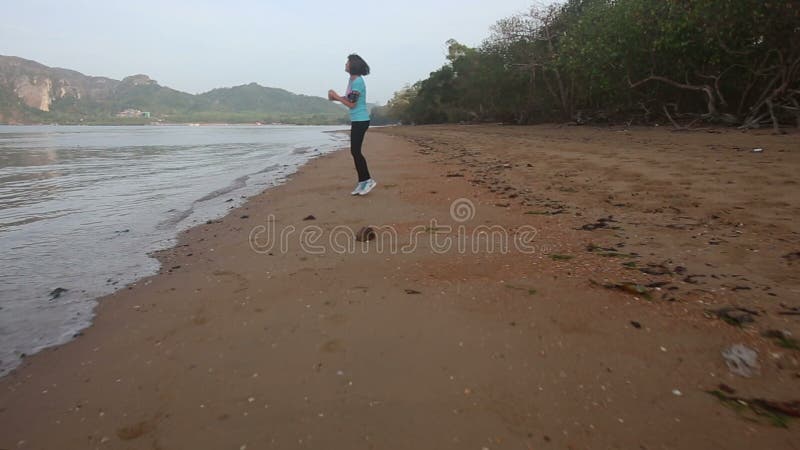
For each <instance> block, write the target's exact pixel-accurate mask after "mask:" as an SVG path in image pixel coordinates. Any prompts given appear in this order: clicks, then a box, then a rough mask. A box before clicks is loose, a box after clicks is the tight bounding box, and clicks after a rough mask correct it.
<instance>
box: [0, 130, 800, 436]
mask: <svg viewBox="0 0 800 450" xmlns="http://www.w3.org/2000/svg"><path fill="white" fill-rule="evenodd" d="M797 142H798V135H797V134H794V135H786V136H772V135H769V134H766V133H764V134H758V133H749V134H743V133H739V132H736V131H722V132H719V133H707V132H692V133H673V132H670V131H668V130H660V129H634V130H623V129H597V128H580V127H557V126H538V127H501V126H446V127H445V126H442V127H403V128H385V129H380V130H379V129H373V130H371V131H370V132H369V133H368V135H367V141H366V144H365V154H366V156H367V158H368V161H369V163H370V168H371V171H372V172H373V176H374V177H375V178H376V179H377V180H378V182H379V185H378V187H377V188H376V189H375V191H373V192H372V193H371V194H370V195H368V196H365V197H351V196H350V195H349V192H350V190H351V189H352V185H353V184H354V182H355V180H354V173H353V172H354V170H353V168H352V160H351V158H350V155H349V153H348V152H347V151H341V152H336V153H334V154H331V155H327V156H324V157H321V158H319V159H316V160H313V161H312V162H310V163H309V164H307V165H306V166H304V167H303V168H302V169H301V170H300V172H298V173H297V174H296V175H294V176H293V177H292V178H291V180H290V181H289V182H288V183H287V184H285V185H283V186H280V187H278V188H275V189H271V190H268V191H266V192H264V193H263V194H260V195H258V196H256V197H254V198H252V199H251V200H249V201H248V202H247V203H246V204H245V205H243V206H242V207H240V208H237V209H235V210H232V211H231V213H230V214H229V215H228V216H226V217H225V218H223V219H222V220H219V221H216V222H213V223H209V224H205V225H201V226H199V227H196V228H194V229H191V230H189V231H187V232H186V233H184V234H183V235H182V236H181V239H180V243H179V245H178V246H176V247H175V248H173V249H170V250H168V251H164V252H162V253H160V254H159V255H158V257H159V259H160V260H161V261H162V263H163V270H162V273H160V274H158V275H156V276H153V277H150V278H147V279H144V280H141V281H139V282H138V283H136V284H135V285H133V286H130V287H129V288H128V289H124V290H121V291H119V292H117V293H116V294H114V295H111V296H109V297H106V298H104V299H102V300H101V302H100V306H99V307H98V308H97V310H96V313H97V317H96V319H95V323H94V325H93V326H92V327H91V328H89V329H87V330H85V332H84V333H83V335H82V336H81V337H79V338H78V339H76V340H75V341H73V342H71V343H69V344H67V345H64V346H61V347H57V348H53V349H49V350H46V351H43V352H41V353H39V354H37V355H34V356H32V357H29V358H26V360H25V362H24V363H23V364H22V365H21V366H20V367H19V368H18V369H17V370H15V371H14V372H13V373H12V374H10V375H9V376H7V377H5V378H3V379H0V449H14V448H46V449H52V448H59V449H64V448H70V449H71V448H76V449H78V448H81V449H83V448H120V449H129V448H130V449H134V448H135V449H140V448H152V449H173V448H193V449H206V448H208V449H225V448H229V449H242V448H247V449H259V448H278V449H286V448H322V449H355V448H375V449H419V448H426V449H427V448H430V449H443V448H453V449H471V448H474V449H484V448H486V449H492V450H494V449H504V448H508V449H540V448H576V449H577V448H647V449H654V448H697V449H707V448H743V449H745V448H776V449H777V448H798V447H800V434H798V433H797V427H798V424H797V423H796V422H792V421H791V420H790V421H789V422H788V428H780V427H777V426H775V425H774V424H771V423H770V421H769V419H770V417H767V416H754V415H753V413H752V411H751V410H749V409H748V408H746V407H745V408H740V409H741V410H740V411H736V410H735V409H734V408H730V407H728V406H726V405H725V404H723V402H721V401H719V400H718V399H717V398H716V397H714V396H712V395H710V394H709V393H707V391H710V390H719V389H723V390H725V391H729V390H730V389H733V390H735V393H733V394H730V393H728V394H726V395H731V396H737V397H742V398H764V399H768V400H774V401H794V400H798V399H800V395H798V394H797V392H800V389H798V387H800V362H799V361H798V357H799V356H800V351H797V350H793V349H787V348H784V347H781V346H779V345H778V343H777V342H776V340H775V339H771V338H767V337H764V336H762V333H764V332H767V331H769V330H779V331H788V332H791V333H793V335H794V336H795V338H797V337H798V336H800V326H798V324H799V323H800V316H798V315H795V314H793V313H794V312H797V309H796V308H798V307H800V276H798V268H800V253H797V252H800V225H798V222H797V219H798V218H800V188H799V187H798V184H797V183H798V181H797V175H796V174H797V173H800V170H798V169H800V152H799V151H798V150H800V149H799V148H798V145H797ZM753 148H763V151H762V152H757V153H754V152H752V149H753ZM459 199H462V200H459ZM463 199H466V200H463ZM457 200H458V201H459V203H457V205H460V206H459V207H458V208H455V209H454V211H453V214H455V217H454V215H453V214H451V206H452V205H453V202H454V201H457ZM467 200H468V202H467ZM463 208H466V209H463ZM464 211H466V212H467V215H466V216H460V215H458V214H460V213H461V212H464ZM309 215H313V216H314V218H313V219H309V220H304V218H307V217H308V216H309ZM270 217H274V222H272V221H271V219H270ZM457 219H459V220H460V219H464V220H463V221H459V220H457ZM367 225H372V226H374V227H376V228H378V227H382V228H378V230H379V232H380V233H379V239H376V240H373V241H371V242H369V243H368V244H367V245H366V247H365V248H363V249H362V247H361V243H358V244H357V246H356V247H355V250H356V251H344V252H342V251H336V250H337V249H335V248H334V246H333V245H331V244H330V241H329V238H330V237H331V236H338V241H336V242H338V243H340V244H341V243H346V242H347V239H345V238H346V237H347V236H352V235H353V234H354V233H355V231H356V230H359V229H360V228H361V227H363V226H367ZM260 226H264V227H272V229H275V230H276V231H277V233H276V236H280V233H281V231H283V232H284V235H285V236H287V237H286V238H285V239H283V240H282V241H283V242H285V243H286V246H285V248H281V246H280V243H276V246H274V247H273V248H266V245H265V244H266V242H267V241H266V237H267V235H266V234H264V233H259V231H263V228H258V227H260ZM309 226H313V227H318V228H308V227H309ZM448 226H449V227H451V228H449V229H448V228H447V227H448ZM482 226H483V227H484V228H483V229H484V230H486V229H491V230H495V231H497V232H499V233H501V234H502V233H506V234H505V236H507V237H508V238H509V239H510V241H513V240H514V237H515V236H516V237H519V236H522V234H521V233H523V232H525V231H526V230H530V229H535V230H536V232H535V237H534V238H533V239H532V240H531V241H530V242H527V244H530V245H527V246H525V247H524V250H525V251H520V249H519V248H515V246H514V245H510V246H509V251H508V252H505V253H503V252H501V251H499V248H494V249H492V250H493V251H489V249H488V248H487V247H485V246H484V247H480V244H479V248H478V250H479V251H477V252H472V251H459V249H458V248H455V247H457V246H454V247H453V248H450V249H449V250H448V249H444V248H443V247H441V245H440V244H441V242H448V241H447V238H448V237H449V238H455V237H457V236H458V233H459V230H461V229H462V228H459V227H463V230H466V231H467V232H468V233H467V234H466V235H465V236H466V238H465V239H466V241H467V242H470V243H471V242H473V240H474V239H475V238H474V236H475V235H474V231H475V230H476V229H479V227H482ZM292 227H294V228H292ZM304 227H305V230H306V231H310V232H312V233H314V232H319V233H321V238H320V239H319V240H317V241H313V239H312V241H308V240H306V241H305V244H304V243H303V242H302V241H301V240H300V239H299V233H300V230H302V229H304ZM389 227H391V228H389ZM489 227H494V228H489ZM253 230H255V233H254V232H253ZM385 230H394V232H395V233H396V236H398V240H399V244H400V247H401V248H400V249H399V250H397V251H392V248H391V247H389V246H384V247H383V248H381V247H379V246H378V241H379V240H381V239H380V238H382V237H385V235H382V234H381V233H382V232H384V231H385ZM470 233H472V234H470ZM414 236H416V243H417V246H416V248H415V249H414V250H413V251H402V246H403V244H410V243H411V242H412V237H414ZM498 236H499V235H498ZM251 237H252V238H253V239H251ZM434 238H435V239H434ZM383 242H385V241H383ZM450 242H453V241H450ZM478 242H480V241H478ZM252 243H255V244H256V245H255V247H256V249H257V250H259V251H256V250H254V248H253V245H251V244H252ZM484 243H485V242H484ZM259 245H260V247H259ZM312 247H313V248H312ZM339 250H341V249H339ZM406 250H408V248H406ZM626 283H627V284H626ZM615 286H616V287H615ZM620 287H621V288H620ZM723 307H738V308H741V310H729V311H728V314H729V316H728V321H725V320H722V319H721V318H720V317H718V316H719V313H716V312H715V311H718V310H719V309H720V308H723ZM793 308H795V309H793ZM743 310H745V311H743ZM731 315H732V316H733V318H735V319H736V320H739V321H741V322H743V323H742V324H741V325H737V324H736V320H731ZM732 323H733V324H732ZM737 343H741V344H744V345H746V346H748V347H749V348H752V349H754V350H756V351H758V355H759V363H760V371H759V372H758V373H757V374H754V376H752V377H750V378H745V377H741V376H738V375H735V374H733V373H731V371H730V370H729V369H728V367H727V366H726V364H725V361H724V359H723V358H722V356H721V351H722V350H724V349H725V348H727V347H728V346H730V345H732V344H737ZM721 384H722V385H723V387H722V388H720V385H721ZM773 418H774V417H773ZM749 419H754V420H749Z"/></svg>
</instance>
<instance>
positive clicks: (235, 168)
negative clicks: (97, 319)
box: [0, 126, 340, 375]
mask: <svg viewBox="0 0 800 450" xmlns="http://www.w3.org/2000/svg"><path fill="white" fill-rule="evenodd" d="M333 129H337V128H335V127H297V126H266V127H264V126H261V127H259V126H209V127H177V126H176V127H61V126H36V127H13V126H0V264H2V266H1V267H2V269H0V375H2V374H4V373H5V372H6V371H7V370H9V369H10V368H12V367H13V366H15V365H16V364H17V363H18V361H19V358H20V354H21V353H27V354H30V353H32V352H33V351H36V350H38V349H40V348H42V347H45V346H49V345H53V344H55V343H61V342H64V341H66V340H68V339H70V338H71V337H72V335H73V334H74V333H75V332H77V331H78V330H80V329H81V328H83V327H85V326H86V325H88V323H89V321H90V320H91V314H92V307H93V306H94V300H93V299H95V298H97V297H99V296H102V295H105V294H108V293H110V292H112V291H113V290H115V289H117V288H119V287H122V286H124V285H125V284H127V283H129V282H131V281H133V280H135V279H137V278H141V277H142V276H146V275H149V274H152V273H154V272H155V271H156V270H157V263H156V262H155V261H154V260H152V259H150V258H148V257H147V253H149V252H151V251H153V250H156V249H159V248H164V247H166V246H169V245H170V244H171V242H172V240H173V238H174V237H175V235H176V234H177V232H178V231H179V230H181V229H183V228H186V227H188V226H191V225H192V224H194V223H198V222H202V221H205V220H208V219H209V218H212V217H218V216H220V215H222V214H223V213H224V211H225V210H226V209H228V208H229V207H231V206H235V205H236V204H239V203H241V201H242V198H243V197H246V196H248V195H252V194H254V193H256V192H258V191H260V190H263V189H264V188H266V187H269V186H271V185H273V184H275V183H277V182H279V181H280V180H281V179H283V177H285V176H286V175H287V174H289V173H291V172H292V171H293V170H294V169H295V168H296V167H297V165H299V164H302V163H303V162H305V161H306V160H308V159H309V158H312V157H315V156H317V155H320V154H322V153H325V152H328V151H330V150H332V149H334V148H336V147H337V146H338V145H340V144H339V143H337V135H336V134H331V133H325V131H330V130H333ZM229 199H233V201H228V200H229ZM56 288H62V289H66V291H64V292H63V293H61V294H60V295H59V296H57V297H56V296H55V295H51V292H52V291H53V290H54V289H56Z"/></svg>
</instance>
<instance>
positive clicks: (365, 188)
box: [358, 178, 378, 195]
mask: <svg viewBox="0 0 800 450" xmlns="http://www.w3.org/2000/svg"><path fill="white" fill-rule="evenodd" d="M377 185H378V183H377V182H376V181H375V180H373V179H372V178H370V179H369V180H367V181H365V182H364V186H363V187H362V188H361V190H360V191H358V195H367V194H369V191H371V190H372V188H374V187H375V186H377Z"/></svg>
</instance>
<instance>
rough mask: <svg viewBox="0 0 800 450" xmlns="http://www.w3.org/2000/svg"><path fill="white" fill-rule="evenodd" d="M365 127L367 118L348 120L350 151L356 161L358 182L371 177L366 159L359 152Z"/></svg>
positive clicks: (367, 123) (365, 131)
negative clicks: (357, 120)
mask: <svg viewBox="0 0 800 450" xmlns="http://www.w3.org/2000/svg"><path fill="white" fill-rule="evenodd" d="M367 128H369V120H364V121H359V122H350V153H351V154H352V155H353V161H354V162H355V163H356V170H357V171H358V181H359V182H361V181H367V180H369V179H370V178H371V177H370V176H369V169H368V168H367V160H366V159H364V155H362V154H361V144H363V143H364V135H365V134H367Z"/></svg>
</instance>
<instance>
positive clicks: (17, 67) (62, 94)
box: [0, 55, 347, 124]
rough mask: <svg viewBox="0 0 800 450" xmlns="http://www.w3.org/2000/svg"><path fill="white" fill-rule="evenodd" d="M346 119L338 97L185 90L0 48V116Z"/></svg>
mask: <svg viewBox="0 0 800 450" xmlns="http://www.w3.org/2000/svg"><path fill="white" fill-rule="evenodd" d="M154 121H163V122H228V123H241V122H256V121H258V122H266V123H269V122H282V123H299V124H333V123H344V122H346V121H347V112H346V110H345V109H344V107H342V106H341V105H337V104H334V103H331V102H329V101H328V100H327V99H324V98H321V97H312V96H307V95H297V94H293V93H291V92H289V91H285V90H283V89H276V88H269V87H264V86H260V85H258V84H256V83H250V84H247V85H243V86H236V87H231V88H220V89H214V90H212V91H209V92H206V93H204V94H199V95H192V94H188V93H186V92H181V91H177V90H175V89H171V88H169V87H165V86H161V85H159V84H158V83H157V82H156V81H155V80H153V79H151V78H150V77H148V76H147V75H133V76H130V77H127V78H125V79H123V80H122V81H118V80H113V79H110V78H104V77H91V76H86V75H84V74H82V73H79V72H75V71H73V70H67V69H59V68H52V67H47V66H45V65H42V64H39V63H37V62H35V61H30V60H26V59H22V58H18V57H14V56H2V55H0V123H22V124H24V123H64V124H68V123H149V122H154Z"/></svg>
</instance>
